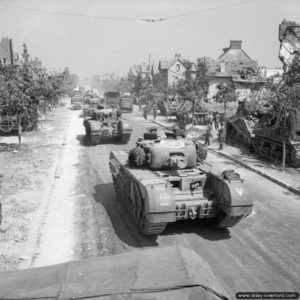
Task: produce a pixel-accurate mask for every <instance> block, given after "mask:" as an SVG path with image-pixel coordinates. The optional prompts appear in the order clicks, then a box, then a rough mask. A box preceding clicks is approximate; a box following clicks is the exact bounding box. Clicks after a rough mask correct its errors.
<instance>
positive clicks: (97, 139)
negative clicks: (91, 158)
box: [90, 134, 101, 146]
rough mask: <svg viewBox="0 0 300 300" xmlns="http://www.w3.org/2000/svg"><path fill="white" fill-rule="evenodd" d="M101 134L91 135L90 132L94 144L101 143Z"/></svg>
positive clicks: (91, 141)
mask: <svg viewBox="0 0 300 300" xmlns="http://www.w3.org/2000/svg"><path fill="white" fill-rule="evenodd" d="M100 139H101V136H100V135H91V134H90V143H91V145H93V146H96V145H98V144H99V143H100Z"/></svg>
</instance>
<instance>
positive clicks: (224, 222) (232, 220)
mask: <svg viewBox="0 0 300 300" xmlns="http://www.w3.org/2000/svg"><path fill="white" fill-rule="evenodd" d="M242 218H243V217H242V216H234V217H229V216H227V215H226V216H224V218H223V219H221V220H219V222H218V223H215V224H214V227H216V228H220V229H223V228H228V227H233V226H235V225H236V224H237V223H238V222H240V220H241V219H242Z"/></svg>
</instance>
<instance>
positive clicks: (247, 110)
mask: <svg viewBox="0 0 300 300" xmlns="http://www.w3.org/2000/svg"><path fill="white" fill-rule="evenodd" d="M268 109H269V107H267V106H266V107H263V106H260V108H258V106H257V105H255V104H254V103H251V102H250V103H249V102H245V101H241V102H239V104H238V109H237V111H236V113H235V115H234V116H233V117H231V118H229V119H227V125H226V143H228V144H233V145H243V146H246V147H251V145H252V137H253V129H254V127H255V125H256V124H257V123H258V121H259V119H260V118H261V117H262V116H263V114H264V113H266V112H267V110H268Z"/></svg>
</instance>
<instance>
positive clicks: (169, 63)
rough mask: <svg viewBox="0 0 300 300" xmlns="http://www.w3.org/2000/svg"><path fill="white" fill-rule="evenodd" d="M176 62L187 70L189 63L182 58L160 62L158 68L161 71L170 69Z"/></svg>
mask: <svg viewBox="0 0 300 300" xmlns="http://www.w3.org/2000/svg"><path fill="white" fill-rule="evenodd" d="M176 62H179V63H181V64H182V65H183V66H184V67H185V68H187V64H188V63H189V61H188V60H186V59H183V58H173V59H170V60H160V61H159V68H160V69H161V70H164V69H170V68H171V67H172V66H173V65H174V64H175V63H176Z"/></svg>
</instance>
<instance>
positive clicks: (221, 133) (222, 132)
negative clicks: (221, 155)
mask: <svg viewBox="0 0 300 300" xmlns="http://www.w3.org/2000/svg"><path fill="white" fill-rule="evenodd" d="M218 138H219V143H220V147H219V150H223V144H224V140H225V129H224V124H223V123H221V127H220V129H219V135H218Z"/></svg>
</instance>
